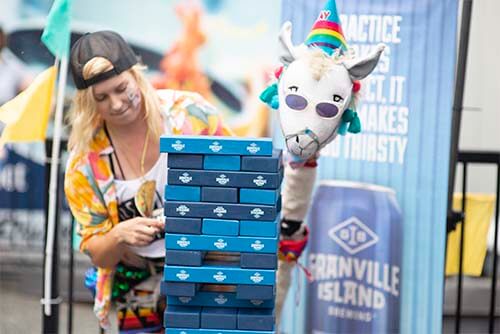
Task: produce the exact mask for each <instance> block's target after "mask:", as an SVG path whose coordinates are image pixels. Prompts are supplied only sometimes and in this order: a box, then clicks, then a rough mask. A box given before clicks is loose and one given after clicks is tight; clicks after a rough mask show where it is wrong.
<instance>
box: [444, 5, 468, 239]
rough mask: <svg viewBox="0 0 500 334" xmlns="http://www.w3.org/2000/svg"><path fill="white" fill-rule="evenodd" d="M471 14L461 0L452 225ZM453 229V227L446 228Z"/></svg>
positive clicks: (450, 195) (453, 134)
mask: <svg viewBox="0 0 500 334" xmlns="http://www.w3.org/2000/svg"><path fill="white" fill-rule="evenodd" d="M471 15H472V0H463V5H462V21H461V23H460V41H459V44H458V58H457V73H456V78H455V96H454V99H453V114H452V121H451V145H450V165H449V173H448V225H449V226H450V227H453V226H454V225H455V224H456V223H457V222H458V221H457V219H458V218H457V217H459V216H458V215H456V214H454V212H453V188H454V185H455V171H456V164H457V153H458V141H459V135H460V123H461V120H462V109H463V100H464V87H465V72H466V67H467V53H468V49H469V32H470V21H471ZM448 230H453V228H448Z"/></svg>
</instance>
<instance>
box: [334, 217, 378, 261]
mask: <svg viewBox="0 0 500 334" xmlns="http://www.w3.org/2000/svg"><path fill="white" fill-rule="evenodd" d="M328 236H329V237H330V238H332V240H333V241H335V242H336V243H337V244H338V245H339V246H340V247H342V248H343V249H344V250H345V251H346V252H347V253H349V254H351V255H354V254H356V253H359V252H360V251H362V250H363V249H366V248H368V247H370V246H373V245H375V244H376V243H377V242H378V240H379V238H378V236H377V234H375V232H373V231H372V230H371V229H370V228H369V227H368V226H366V225H365V224H363V223H362V222H361V221H360V220H359V219H358V218H356V217H351V218H349V219H347V220H346V221H344V222H342V223H340V224H338V225H336V226H334V227H333V228H331V229H330V230H329V231H328Z"/></svg>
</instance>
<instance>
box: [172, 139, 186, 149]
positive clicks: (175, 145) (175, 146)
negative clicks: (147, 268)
mask: <svg viewBox="0 0 500 334" xmlns="http://www.w3.org/2000/svg"><path fill="white" fill-rule="evenodd" d="M184 147H186V145H184V144H183V143H182V141H180V140H176V141H175V143H173V144H172V148H173V149H174V150H176V151H182V150H183V149H184Z"/></svg>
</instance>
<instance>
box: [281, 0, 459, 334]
mask: <svg viewBox="0 0 500 334" xmlns="http://www.w3.org/2000/svg"><path fill="white" fill-rule="evenodd" d="M282 4H283V7H282V21H283V22H284V21H288V20H289V21H291V22H292V23H293V39H294V43H295V44H299V43H301V42H302V41H303V40H304V38H305V36H306V34H307V33H308V32H309V31H310V29H311V27H312V24H313V22H314V20H315V19H316V16H317V15H318V13H319V11H320V9H321V8H322V7H323V5H324V1H317V0H316V1H310V0H308V1H306V0H301V1H289V0H288V1H283V2H282ZM337 8H338V11H339V13H340V15H341V21H342V27H343V31H344V35H345V37H346V39H347V41H348V44H349V46H350V47H352V48H353V49H354V50H355V51H356V53H357V54H366V53H367V52H369V51H370V50H371V49H372V48H373V47H375V46H376V45H377V44H378V43H384V44H385V45H386V46H387V47H386V50H385V52H384V54H383V56H382V58H381V60H380V62H379V65H378V66H377V69H376V70H375V71H374V72H373V73H372V74H371V76H370V77H369V79H367V80H364V82H362V92H363V94H362V97H361V103H360V104H359V105H358V108H357V112H358V114H359V116H360V118H361V124H362V132H361V133H360V134H355V135H346V136H345V137H339V138H337V139H336V140H335V141H334V142H332V143H331V144H330V145H329V146H327V147H326V148H325V149H324V150H323V152H322V156H321V158H320V161H319V179H320V180H318V184H320V183H319V182H321V181H322V180H336V181H338V180H344V181H345V180H348V181H351V182H356V183H357V184H359V183H361V184H363V186H364V187H383V188H384V189H388V191H390V192H392V193H394V195H395V203H394V205H395V206H394V207H397V208H398V210H400V212H401V227H402V231H401V234H399V233H398V234H399V235H400V236H399V237H395V236H394V234H393V235H390V233H389V232H384V233H385V234H384V235H379V234H378V231H377V230H375V228H374V227H371V225H369V224H367V223H363V222H361V221H359V222H358V221H351V222H349V221H347V220H342V219H344V218H339V219H340V221H338V222H333V219H334V218H333V216H332V215H331V216H330V217H331V218H328V219H331V221H328V219H327V220H326V221H328V223H331V224H332V226H331V229H330V230H325V231H323V230H322V231H321V233H315V232H314V229H312V231H311V239H310V245H309V254H305V256H304V258H303V259H302V261H303V262H304V263H305V264H306V265H307V266H311V267H312V268H313V272H314V270H317V268H314V266H315V264H317V263H315V259H316V257H317V255H318V254H317V253H316V252H317V251H318V247H317V244H318V243H321V242H324V240H323V239H322V238H329V241H330V242H331V244H330V245H333V244H334V245H335V247H336V248H337V250H336V252H338V253H336V254H337V255H338V254H340V256H346V257H352V258H357V260H352V261H362V260H366V261H372V262H369V263H372V264H373V268H375V264H376V263H377V261H375V260H374V259H373V258H370V256H372V255H370V254H369V253H370V249H372V250H373V247H376V243H377V242H378V245H383V244H384V243H387V242H391V241H394V240H395V241H396V242H397V243H400V244H401V245H402V257H401V264H400V266H401V268H397V269H394V268H393V267H392V266H394V267H398V266H397V265H394V264H392V266H391V264H389V263H384V261H381V262H380V272H381V273H380V277H382V279H383V278H384V277H385V276H384V275H385V274H387V275H395V276H391V277H392V278H393V279H394V280H393V282H390V281H387V282H386V286H387V287H389V289H390V290H391V291H390V293H392V295H397V296H398V298H399V301H398V303H399V305H400V318H399V319H398V320H399V323H400V326H399V328H400V329H399V331H400V332H401V333H439V332H441V322H442V301H443V279H444V276H443V268H444V253H445V251H444V250H445V238H446V232H445V231H446V204H447V203H446V201H447V189H448V184H447V183H448V182H447V181H448V164H449V146H450V133H451V131H450V130H451V114H452V99H453V84H454V71H455V53H456V29H457V12H458V3H457V1H455V0H407V1H400V0H384V1H382V0H371V1H370V0H359V1H349V0H337ZM317 191H318V189H317ZM320 196H323V195H322V194H319V193H318V192H317V193H316V197H315V198H314V200H315V201H320V200H321V197H320ZM325 196H326V195H325ZM315 204H316V203H313V208H312V209H314V205H315ZM379 208H380V206H377V207H376V208H375V209H374V210H375V211H377V210H378V209H379ZM311 211H312V210H311ZM375 211H374V212H375ZM374 215H375V213H374ZM312 219H317V216H314V214H312V213H311V215H310V216H309V220H310V222H309V223H311V220H312ZM360 223H361V224H360ZM340 224H344V225H343V226H340ZM312 225H313V227H315V226H316V225H314V224H312ZM348 225H349V226H348ZM362 226H364V227H369V228H368V229H364V227H362ZM342 227H348V228H350V229H351V231H354V230H356V231H361V232H363V233H364V234H363V233H362V234H363V235H364V238H361V240H358V244H357V247H358V248H355V249H360V250H359V252H358V251H355V250H353V248H348V247H346V246H345V245H344V246H342V240H341V239H342V235H341V233H340V232H342V231H341V230H340V229H341V228H342ZM346 231H347V230H346ZM325 232H326V233H325ZM345 233H347V234H345V235H344V236H345V237H347V236H348V233H349V232H345ZM387 233H389V234H387ZM398 234H396V236H397V235H398ZM388 235H389V236H388ZM387 238H396V239H392V240H391V239H387ZM374 240H375V241H374ZM365 243H366V244H365ZM368 243H370V244H368ZM374 245H375V246H374ZM365 246H366V247H365ZM332 247H333V246H332ZM359 247H361V248H359ZM363 247H365V248H363ZM342 252H343V253H342ZM350 252H351V254H350ZM352 253H356V254H352ZM372 253H373V252H372ZM379 255H380V252H377V253H376V254H375V255H373V256H375V257H376V256H379ZM359 263H361V262H359ZM385 265H387V268H390V269H388V271H387V273H386V272H385V271H384V270H385V269H384V268H385V267H384V266H385ZM370 267H372V266H371V265H370ZM332 270H333V269H332ZM373 270H375V269H373ZM351 275H354V273H351ZM373 275H374V276H375V275H376V274H373ZM353 279H357V282H358V283H359V284H366V286H368V287H371V288H373V289H374V291H382V290H383V287H380V286H379V287H377V286H374V284H373V281H372V282H367V281H363V280H364V279H365V278H364V277H361V275H360V276H359V277H354V278H353ZM374 280H375V278H374ZM301 281H302V282H303V280H301ZM333 281H335V280H332V282H333ZM395 281H398V282H397V283H398V284H396V282H395ZM301 284H304V283H301ZM381 284H382V285H383V284H384V283H383V282H382V283H381ZM391 284H394V285H391ZM302 286H303V285H302ZM312 287H314V284H313V285H307V286H306V289H304V288H303V287H302V288H301V289H302V291H306V290H307V292H308V293H316V294H317V293H318V291H317V290H314V289H312ZM313 290H314V291H313ZM382 292H383V291H382ZM301 293H302V292H301V291H291V293H290V294H289V298H288V305H287V308H285V313H284V319H283V329H284V331H285V332H287V333H302V332H304V326H305V319H304V318H305V317H304V314H305V313H306V310H305V303H304V302H302V303H301V304H300V307H301V312H297V311H295V312H293V309H294V307H295V302H296V301H295V299H296V298H295V297H296V296H297V295H299V296H300V294H301ZM337 293H338V292H337ZM374 293H375V292H374ZM301 299H302V301H305V300H306V297H305V295H304V294H303V293H302V298H301ZM354 299H355V297H352V298H351V299H349V298H347V299H346V298H345V297H344V299H342V296H341V295H340V297H339V298H337V300H336V303H333V304H330V305H334V304H335V305H334V307H335V308H336V309H335V310H334V311H332V312H330V314H329V313H328V311H327V312H326V313H324V315H325V317H328V320H327V321H332V322H335V321H343V320H344V319H346V318H350V319H352V318H353V317H355V316H354V315H353V314H355V313H353V312H355V311H356V310H355V308H353V307H352V306H353V304H355V303H356V302H359V299H356V300H354ZM340 304H343V306H342V307H340V306H339V305H340ZM372 306H373V305H372ZM367 310H369V307H368V308H367ZM370 312H371V311H369V312H368V313H369V315H370V316H373V315H376V312H375V310H373V312H371V313H370ZM292 314H293V317H292V316H291V315H292ZM297 314H299V316H297ZM339 319H340V320H339Z"/></svg>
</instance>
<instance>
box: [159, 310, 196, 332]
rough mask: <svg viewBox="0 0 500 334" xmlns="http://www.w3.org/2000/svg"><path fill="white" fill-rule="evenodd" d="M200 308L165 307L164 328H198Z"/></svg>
mask: <svg viewBox="0 0 500 334" xmlns="http://www.w3.org/2000/svg"><path fill="white" fill-rule="evenodd" d="M200 314H201V307H197V306H191V307H187V306H177V305H172V306H169V307H167V309H166V310H165V313H164V324H163V325H164V326H165V327H167V328H179V327H180V328H200Z"/></svg>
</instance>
